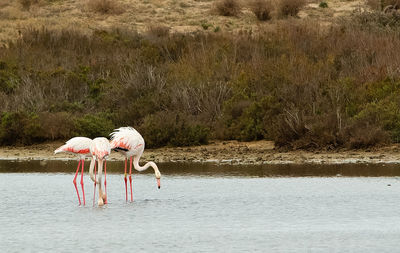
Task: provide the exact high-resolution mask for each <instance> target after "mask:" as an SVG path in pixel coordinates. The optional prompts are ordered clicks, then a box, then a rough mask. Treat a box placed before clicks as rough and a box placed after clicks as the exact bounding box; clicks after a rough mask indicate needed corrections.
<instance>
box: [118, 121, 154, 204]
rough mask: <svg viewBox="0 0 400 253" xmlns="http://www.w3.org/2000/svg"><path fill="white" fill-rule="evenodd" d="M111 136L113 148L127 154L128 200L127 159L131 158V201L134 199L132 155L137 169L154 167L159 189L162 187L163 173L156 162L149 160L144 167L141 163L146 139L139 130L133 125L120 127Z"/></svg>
mask: <svg viewBox="0 0 400 253" xmlns="http://www.w3.org/2000/svg"><path fill="white" fill-rule="evenodd" d="M110 136H111V149H112V150H115V151H117V152H121V153H122V154H123V155H124V156H125V178H124V179H125V197H126V201H128V189H127V182H126V181H127V179H126V170H127V161H128V158H130V166H129V184H130V188H131V201H133V195H132V157H133V160H134V162H133V164H134V168H135V169H136V170H137V171H144V170H146V169H148V168H149V167H152V168H153V169H154V173H155V176H156V179H157V185H158V189H160V187H161V186H160V178H161V173H160V171H159V170H158V167H157V165H156V164H155V163H154V162H148V163H146V164H145V165H144V166H143V167H141V166H140V165H139V159H140V157H141V156H142V154H143V151H144V139H143V137H142V136H141V135H140V133H139V132H138V131H136V130H135V129H134V128H132V127H120V128H118V129H115V130H114V132H112V133H111V134H110Z"/></svg>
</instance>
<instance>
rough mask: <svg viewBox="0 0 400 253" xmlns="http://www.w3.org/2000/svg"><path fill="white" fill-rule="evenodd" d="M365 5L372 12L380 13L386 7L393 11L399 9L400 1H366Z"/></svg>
mask: <svg viewBox="0 0 400 253" xmlns="http://www.w3.org/2000/svg"><path fill="white" fill-rule="evenodd" d="M366 3H367V5H368V6H369V7H371V9H373V10H379V11H382V10H384V9H385V8H386V7H388V6H393V7H395V9H399V8H400V0H367V1H366Z"/></svg>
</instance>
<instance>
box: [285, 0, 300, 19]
mask: <svg viewBox="0 0 400 253" xmlns="http://www.w3.org/2000/svg"><path fill="white" fill-rule="evenodd" d="M304 5H306V1H305V0H280V3H279V12H280V14H281V15H282V16H284V17H287V16H293V17H295V16H297V14H298V13H299V11H300V9H301V8H302V7H303V6H304Z"/></svg>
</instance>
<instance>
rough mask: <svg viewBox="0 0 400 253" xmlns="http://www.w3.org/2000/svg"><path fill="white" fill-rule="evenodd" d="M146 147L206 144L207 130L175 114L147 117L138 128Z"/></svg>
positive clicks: (165, 113) (166, 113) (159, 114)
mask: <svg viewBox="0 0 400 253" xmlns="http://www.w3.org/2000/svg"><path fill="white" fill-rule="evenodd" d="M139 129H140V131H141V133H142V135H143V137H144V139H145V140H146V147H150V148H155V147H162V146H190V145H200V144H207V143H208V136H209V129H208V128H207V127H206V126H204V125H202V124H196V123H191V122H190V121H189V120H188V119H186V118H185V116H182V115H181V116H180V115H179V114H175V113H168V112H164V113H161V112H160V113H158V114H153V115H149V116H147V117H146V118H145V119H144V123H143V124H142V125H141V126H140V127H139Z"/></svg>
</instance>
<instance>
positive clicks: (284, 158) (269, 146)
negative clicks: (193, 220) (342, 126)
mask: <svg viewBox="0 0 400 253" xmlns="http://www.w3.org/2000/svg"><path fill="white" fill-rule="evenodd" d="M62 144H63V143H60V142H57V143H47V144H40V145H34V146H26V147H1V148H0V159H2V160H56V159H62V160H73V159H76V157H74V156H73V155H68V154H57V155H54V153H53V152H54V150H55V149H56V148H57V147H58V146H61V145H62ZM399 151H400V145H398V144H396V145H391V146H385V147H380V148H375V149H371V150H343V151H329V152H328V151H314V152H310V151H290V152H280V151H277V150H275V149H274V144H273V142H271V141H257V142H237V141H224V142H221V141H216V142H212V143H211V144H209V145H203V146H194V147H176V148H159V149H146V150H145V152H144V154H143V158H142V160H143V161H150V160H152V161H155V162H210V163H219V164H284V163H293V164H304V163H316V164H324V163H325V164H340V163H397V162H398V161H399V160H398V158H397V157H398V154H399ZM109 160H123V157H122V156H121V155H120V154H118V153H115V152H113V153H112V154H111V157H110V159H109Z"/></svg>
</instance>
